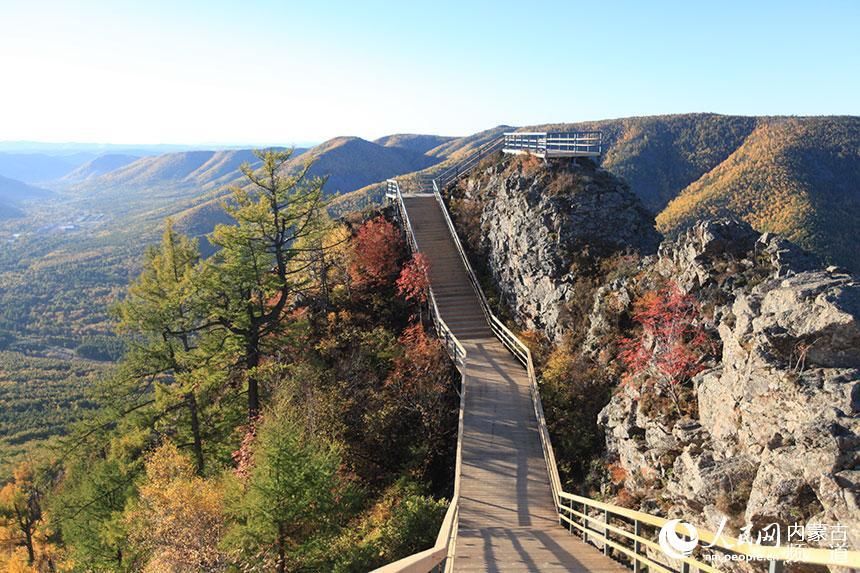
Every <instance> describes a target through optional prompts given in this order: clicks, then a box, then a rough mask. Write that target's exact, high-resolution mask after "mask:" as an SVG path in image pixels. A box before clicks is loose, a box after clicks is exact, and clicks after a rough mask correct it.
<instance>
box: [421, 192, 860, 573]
mask: <svg viewBox="0 0 860 573" xmlns="http://www.w3.org/2000/svg"><path fill="white" fill-rule="evenodd" d="M441 188H442V187H441V186H440V185H439V184H438V183H437V181H436V180H434V181H433V193H434V195H435V196H436V201H437V202H438V203H439V205H440V208H441V209H442V213H443V215H444V218H445V222H446V224H447V226H448V230H449V231H450V232H451V236H452V238H453V240H454V244H455V246H456V248H457V252H458V253H459V255H460V258H461V259H462V260H463V264H464V266H465V268H466V274H467V275H468V276H469V282H470V283H471V284H472V287H473V288H474V289H475V292H476V293H477V295H478V299H479V301H480V304H481V308H482V309H483V311H484V316H485V317H486V319H487V323H488V324H489V326H490V328H491V329H492V331H493V333H494V334H495V335H496V336H497V337H498V338H499V340H500V341H501V342H502V344H504V345H505V346H506V347H507V348H508V349H509V350H510V351H511V353H512V354H513V355H514V356H515V357H516V358H517V359H518V360H519V361H520V362H522V363H523V365H524V366H525V368H526V372H527V374H528V378H529V388H530V390H531V396H532V403H533V405H534V410H535V417H536V418H537V424H538V435H539V436H540V441H541V447H542V449H543V452H544V458H545V460H546V467H547V474H548V478H549V483H550V488H551V490H552V496H553V501H554V502H555V506H556V512H557V514H558V518H559V523H560V524H562V525H565V526H566V527H567V528H568V529H569V530H570V531H571V532H572V531H574V530H578V531H579V532H580V533H581V535H582V538H583V540H585V541H589V540H590V539H597V540H599V541H600V543H601V544H602V545H603V551H604V553H607V552H608V550H609V549H610V548H612V549H614V550H615V551H617V552H618V553H619V554H622V555H624V556H625V557H627V558H628V559H629V560H630V562H631V563H632V565H633V570H634V572H635V573H639V571H640V569H641V567H642V566H643V565H644V566H646V567H648V568H649V572H650V571H652V570H653V571H657V572H661V573H674V571H673V570H672V569H670V568H668V567H667V566H666V565H665V564H664V563H660V562H659V561H656V560H654V559H653V558H652V557H651V556H649V554H648V552H647V551H646V549H650V550H652V551H656V552H657V553H658V554H663V555H665V553H663V551H662V549H661V548H660V546H659V545H658V544H657V543H655V542H654V541H653V539H651V538H648V537H647V536H645V535H643V533H642V529H643V528H644V527H655V528H662V527H664V526H666V525H667V524H668V523H669V522H670V520H668V519H665V518H662V517H658V516H655V515H651V514H648V513H644V512H640V511H634V510H632V509H627V508H623V507H620V506H617V505H613V504H609V503H605V502H600V501H597V500H593V499H590V498H588V497H583V496H579V495H574V494H571V493H568V492H565V491H564V490H563V488H562V486H561V479H560V477H559V473H558V466H557V464H556V460H555V453H554V451H553V448H552V442H551V440H550V435H549V429H548V427H547V424H546V417H545V416H544V410H543V404H542V401H541V398H540V390H539V388H538V384H537V378H536V375H535V368H534V362H533V360H532V355H531V351H530V350H529V348H528V346H526V345H525V343H523V342H522V341H521V340H520V339H519V337H517V335H516V334H514V333H513V332H511V330H510V329H509V328H508V327H506V326H505V325H504V324H503V323H502V321H501V320H499V318H498V317H497V316H496V315H495V314H494V313H493V311H492V309H491V308H490V305H489V303H488V301H487V298H486V296H484V293H483V289H482V288H481V285H480V283H479V282H478V279H477V275H476V274H475V271H474V269H473V268H472V265H471V263H470V262H469V258H468V257H467V256H466V252H465V250H464V249H463V245H462V243H461V242H460V237H459V235H458V234H457V231H456V228H455V227H454V222H453V220H452V219H451V215H450V214H449V212H448V209H447V207H446V206H445V202H444V200H443V199H442V194H441V192H440V191H441ZM574 504H579V507H581V509H582V511H578V510H577V509H575V508H574ZM589 510H591V511H589ZM594 512H597V517H596V516H595V515H594ZM610 517H611V518H613V519H615V520H616V523H615V524H612V522H611V521H610ZM594 523H598V524H599V525H597V526H595V525H593V524H594ZM624 525H626V526H627V527H628V528H627V529H625V527H624ZM679 525H680V524H677V525H675V529H676V532H677V533H678V534H680V535H686V534H687V533H688V532H687V531H685V530H684V529H683V528H679ZM631 529H632V531H631ZM698 535H699V539H700V540H702V541H703V542H705V543H708V544H710V545H712V546H713V547H714V548H717V550H718V551H721V552H722V553H724V554H727V555H729V556H731V555H741V556H743V557H745V558H747V559H750V560H764V561H767V562H768V564H769V570H770V571H771V573H775V572H777V571H779V570H781V569H782V566H783V564H784V563H785V562H795V563H807V564H816V565H835V566H840V567H853V568H857V567H860V551H848V552H845V553H844V555H837V554H835V553H834V552H833V551H832V550H829V549H821V548H812V547H773V546H765V545H759V544H754V543H745V542H741V541H740V540H738V539H735V538H733V537H730V536H728V535H725V534H719V535H718V534H715V533H712V532H710V531H707V530H704V529H698ZM625 542H626V543H627V545H625V544H624V543H625ZM676 561H678V562H680V563H681V570H682V571H689V570H690V566H693V567H695V568H697V569H698V570H700V571H708V572H718V571H719V569H717V568H715V567H714V566H713V565H712V564H710V563H709V562H708V559H707V558H706V557H703V558H702V559H697V558H695V557H692V556H690V557H685V558H682V559H679V560H676ZM712 562H714V561H713V560H712Z"/></svg>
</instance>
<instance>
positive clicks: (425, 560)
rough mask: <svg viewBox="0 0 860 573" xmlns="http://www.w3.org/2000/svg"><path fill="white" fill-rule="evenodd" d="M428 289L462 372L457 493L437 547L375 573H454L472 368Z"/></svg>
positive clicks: (394, 193) (397, 195)
mask: <svg viewBox="0 0 860 573" xmlns="http://www.w3.org/2000/svg"><path fill="white" fill-rule="evenodd" d="M387 185H388V191H387V193H386V195H388V196H389V197H390V198H392V199H393V200H394V201H396V202H397V208H398V211H399V213H400V220H401V221H402V224H403V228H404V231H405V233H406V241H407V243H408V244H409V248H410V250H412V252H413V253H417V252H419V250H418V240H417V239H416V238H415V233H414V231H413V229H412V223H411V221H410V220H409V213H407V211H406V206H405V205H404V203H403V194H402V193H401V191H400V185H399V184H398V183H397V181H395V180H393V179H389V180H388V181H387ZM427 290H428V302H429V306H430V314H431V316H432V317H433V324H434V326H435V328H436V334H437V335H438V336H439V338H441V339H442V340H443V341H444V344H445V350H446V351H447V352H448V355H449V356H450V357H451V360H452V361H453V362H454V364H456V365H457V368H458V370H459V371H460V380H461V383H460V411H459V418H458V422H457V454H456V455H457V457H456V462H455V466H454V492H453V494H452V495H451V502H450V503H449V504H448V510H447V511H446V512H445V518H444V519H443V520H442V526H441V527H440V528H439V533H438V534H437V535H436V543H435V544H434V545H433V547H431V548H430V549H425V550H424V551H420V552H418V553H414V554H412V555H409V556H407V557H404V558H403V559H400V560H398V561H395V562H394V563H389V564H388V565H384V566H382V567H380V568H378V569H375V570H374V572H373V573H427V572H428V571H435V570H440V571H445V572H450V571H453V559H452V557H453V555H454V544H455V541H456V539H457V523H458V518H459V513H460V467H461V465H462V460H463V420H464V416H465V405H466V385H467V384H466V381H467V378H468V366H467V356H466V349H465V348H464V347H463V345H462V344H461V343H460V341H459V340H457V337H456V336H455V335H454V333H453V332H452V331H451V329H450V328H449V327H448V325H447V324H446V323H445V321H444V320H443V319H442V315H441V314H440V313H439V307H438V306H437V304H436V297H435V296H434V295H433V288H432V286H431V287H429V288H428V289H427ZM443 567H444V569H443Z"/></svg>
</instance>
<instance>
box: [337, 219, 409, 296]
mask: <svg viewBox="0 0 860 573" xmlns="http://www.w3.org/2000/svg"><path fill="white" fill-rule="evenodd" d="M352 248H353V256H352V261H351V263H350V267H349V274H350V276H351V277H352V280H353V282H355V284H356V285H358V286H361V287H364V288H374V287H379V286H383V285H385V284H390V283H391V281H392V280H394V278H395V277H396V276H397V274H398V273H399V272H400V257H401V256H402V255H401V253H402V252H403V239H402V238H401V235H400V231H399V230H398V229H397V227H395V226H394V224H393V223H392V222H391V221H389V220H388V219H386V218H385V217H383V216H381V215H380V216H378V217H375V218H373V219H370V220H369V221H367V222H365V223H364V224H363V225H362V226H361V227H359V229H358V232H357V233H356V235H355V238H354V239H353V241H352Z"/></svg>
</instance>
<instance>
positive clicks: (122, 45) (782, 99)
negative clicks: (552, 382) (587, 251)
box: [0, 0, 860, 145]
mask: <svg viewBox="0 0 860 573" xmlns="http://www.w3.org/2000/svg"><path fill="white" fill-rule="evenodd" d="M858 24H860V2H858V1H853V0H846V1H835V0H833V1H828V0H819V1H817V2H813V3H810V2H793V1H781V2H775V1H774V2H771V1H750V0H745V1H742V2H735V1H731V0H725V1H719V2H716V1H714V2H698V1H693V0H688V1H686V2H668V1H667V2H663V1H659V0H650V1H647V2H646V1H644V0H642V1H632V0H631V1H626V2H622V1H599V0H591V1H588V2H577V1H558V2H550V1H541V0H517V1H513V2H508V1H504V0H497V1H495V2H481V1H470V0H459V1H451V2H449V1H447V0H434V1H432V2H424V1H410V0H398V1H391V2H382V1H376V0H361V1H357V0H352V1H343V2H340V1H325V0H305V1H303V2H293V1H279V2H276V1H258V0H243V1H241V2H240V1H235V2H226V1H219V0H207V1H205V2H197V1H188V0H166V1H163V0H146V1H139V2H127V1H123V0H112V1H110V2H108V1H104V2H95V1H88V0H75V1H74V2H70V1H55V2H48V1H42V0H14V1H13V0H0V74H2V76H0V77H2V81H1V82H0V141H13V140H28V141H51V142H63V141H75V142H98V143H140V144H156V143H172V144H192V143H218V144H225V145H228V144H229V145H237V144H258V145H260V144H290V143H303V142H314V141H323V140H325V139H328V138H331V137H335V136H340V135H356V136H360V137H364V138H367V139H373V138H376V137H379V136H382V135H385V134H389V133H435V134H441V135H465V134H469V133H474V132H476V131H480V130H482V129H486V128H489V127H493V126H496V125H500V124H507V125H516V126H525V125H532V124H538V123H548V122H574V121H581V120H592V119H605V118H614V117H626V116H634V115H654V114H666V113H687V112H715V113H724V114H744V115H821V114H827V115H830V114H840V115H841V114H850V115H858V114H860V33H858V30H857V27H858Z"/></svg>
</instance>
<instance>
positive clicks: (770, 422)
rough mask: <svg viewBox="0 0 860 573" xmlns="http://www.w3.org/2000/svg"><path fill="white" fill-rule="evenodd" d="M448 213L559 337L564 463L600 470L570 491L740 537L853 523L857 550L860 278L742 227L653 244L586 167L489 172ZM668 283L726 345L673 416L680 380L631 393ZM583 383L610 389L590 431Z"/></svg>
mask: <svg viewBox="0 0 860 573" xmlns="http://www.w3.org/2000/svg"><path fill="white" fill-rule="evenodd" d="M451 205H452V208H453V210H454V211H455V214H456V215H457V217H458V224H459V225H460V227H461V232H462V233H463V234H464V235H466V237H467V238H468V239H469V243H470V245H471V249H472V250H473V253H474V254H475V255H476V259H483V260H485V261H487V270H488V274H489V275H491V276H492V279H493V282H495V283H496V285H497V288H498V290H499V293H500V295H501V304H503V305H506V307H507V310H508V311H509V312H510V315H511V316H512V318H513V320H514V321H515V322H516V323H518V325H519V326H521V327H523V328H526V329H537V330H539V331H542V332H543V333H545V334H546V335H547V338H548V339H549V340H550V341H551V343H550V344H547V345H545V347H544V348H543V350H542V351H539V352H537V353H536V354H537V355H538V356H540V355H543V356H549V359H548V360H543V361H542V363H541V364H540V365H539V367H540V370H541V371H542V373H543V376H544V384H545V388H546V389H545V391H544V392H545V394H544V400H545V405H546V406H547V413H548V416H549V418H550V423H551V426H553V430H554V434H555V436H554V440H555V441H556V445H557V447H556V449H557V452H558V453H559V457H560V458H564V457H565V456H568V457H575V456H582V455H586V454H587V455H591V456H593V457H594V458H595V459H598V460H600V461H599V462H598V463H592V464H591V465H592V468H595V467H596V468H598V469H597V470H596V471H595V470H593V469H592V471H591V475H589V476H584V475H568V476H567V477H568V478H569V481H568V483H569V484H570V485H571V486H572V487H577V485H581V484H582V483H584V482H587V483H588V484H589V487H591V488H592V491H591V492H589V493H592V494H597V495H605V496H614V497H615V501H616V502H617V503H623V504H625V505H628V506H631V507H637V508H642V509H644V510H647V511H651V512H657V513H662V514H664V515H668V516H673V517H680V518H684V519H686V520H687V521H690V522H692V523H694V524H696V525H698V526H702V527H706V528H708V529H712V530H713V529H716V527H717V525H718V524H719V523H720V522H721V521H722V520H723V519H724V518H725V520H726V521H727V522H728V527H729V531H730V532H732V533H734V534H737V533H738V532H739V530H740V528H741V527H743V526H744V525H748V524H749V525H752V526H753V528H754V530H757V529H758V528H760V527H762V526H764V525H767V524H770V523H778V524H780V525H782V526H783V527H784V528H785V526H787V525H792V524H795V523H813V522H814V523H825V524H831V525H835V524H840V525H843V526H847V530H848V531H849V532H850V534H849V535H850V536H851V537H852V539H851V545H852V546H853V547H855V548H856V547H860V539H857V538H854V536H855V535H856V534H857V533H858V532H860V508H858V498H857V493H858V486H860V466H858V462H860V420H858V416H857V414H858V409H860V322H859V321H860V282H858V281H857V280H856V279H855V278H854V277H852V276H851V275H850V274H848V273H847V272H845V271H843V270H841V269H839V268H835V267H828V268H819V267H818V264H817V262H816V260H815V259H813V258H811V257H810V256H809V255H807V254H806V253H804V252H803V251H801V250H800V249H799V248H797V247H795V246H793V245H792V244H791V243H788V242H787V241H785V240H783V239H781V238H780V237H778V236H775V235H772V234H764V235H761V234H759V233H757V232H755V231H754V230H753V229H752V228H751V227H750V226H749V225H747V224H746V223H741V222H738V221H734V220H726V219H721V220H714V221H703V222H699V223H698V224H696V225H695V226H693V227H692V228H691V229H689V230H688V231H686V232H685V233H684V234H682V235H681V236H679V237H678V238H677V239H675V240H672V241H664V242H663V243H662V244H661V245H660V246H659V249H655V246H656V244H657V241H658V236H657V235H656V233H655V232H654V230H653V227H652V225H651V224H652V222H651V221H650V219H649V218H648V216H647V215H646V214H645V212H644V211H643V210H642V209H641V207H640V206H639V204H638V202H637V201H636V200H635V198H634V197H633V196H632V194H631V193H630V191H629V190H628V189H627V187H626V185H625V184H624V183H623V182H621V181H620V180H618V179H616V178H614V177H612V176H610V175H608V174H606V173H605V172H602V171H600V170H599V169H596V168H595V167H594V166H593V165H592V164H590V163H582V164H578V165H553V166H541V165H539V164H538V165H535V164H529V162H528V161H527V160H526V161H524V160H522V159H519V160H511V159H507V160H499V161H496V162H494V163H488V164H486V165H484V166H482V169H481V170H479V171H478V172H477V173H476V174H475V175H474V176H472V177H471V178H470V179H469V180H467V181H465V182H463V183H462V184H461V185H460V187H459V189H457V190H455V191H454V192H453V193H452V197H451ZM619 253H622V255H619ZM666 284H671V285H675V286H673V288H677V289H678V290H679V291H680V292H682V293H683V294H684V295H691V296H692V297H695V301H696V308H697V315H696V317H695V318H693V319H692V320H693V321H694V322H695V325H696V328H698V329H700V330H701V331H702V332H704V333H706V335H707V338H708V340H709V341H710V343H711V345H712V350H711V351H710V352H707V353H703V354H702V356H701V360H700V363H699V364H698V367H697V368H696V370H695V371H696V372H697V374H695V376H692V377H690V378H688V379H683V380H679V381H678V382H679V386H682V388H681V391H680V393H679V396H681V399H682V400H683V401H684V403H683V404H682V407H680V408H670V407H667V406H666V404H667V400H666V391H667V388H666V387H661V386H660V385H650V386H649V385H648V384H645V383H641V381H639V382H637V383H631V379H632V378H633V376H632V374H631V372H630V368H629V367H628V365H627V364H626V363H625V362H624V361H623V360H622V359H621V356H620V352H621V350H622V347H623V343H622V342H621V341H623V340H624V339H625V338H629V337H631V336H632V337H635V336H639V335H641V328H640V327H639V325H637V324H636V322H635V320H632V318H631V317H633V316H634V315H635V309H636V308H637V304H639V303H637V301H641V300H643V298H647V296H648V294H649V293H653V292H655V290H657V289H659V288H660V287H661V285H666ZM577 305H578V307H579V308H580V312H579V313H577V312H570V309H571V308H573V307H576V306H577ZM646 343H647V344H651V345H652V346H653V345H654V344H656V343H655V342H654V341H646ZM647 344H646V345H647ZM559 356H562V357H566V358H565V360H567V362H564V361H563V360H559V358H558V357H559ZM560 363H564V364H569V365H570V366H566V368H567V370H564V368H562V369H561V372H562V375H561V376H559V366H558V364H560ZM583 364H586V365H587V366H588V367H587V368H583V367H582V366H581V365H583ZM583 372H585V374H584V373H583ZM583 376H585V377H592V378H595V379H596V378H600V379H601V382H600V383H599V384H594V383H593V381H583V380H582V378H583ZM559 378H561V381H560V382H559V381H558V379H559ZM565 385H567V386H568V387H569V388H564V386H565ZM559 386H561V389H559ZM574 386H576V388H588V389H589V390H588V391H589V392H594V391H603V389H606V390H607V391H606V393H605V399H602V403H601V404H600V406H602V408H600V407H599V408H598V409H599V415H597V416H594V418H596V419H593V420H591V419H588V420H581V419H580V420H577V416H580V417H581V416H586V417H587V416H589V415H590V414H588V413H587V412H588V410H587V409H584V410H583V411H584V412H586V413H584V414H581V413H580V412H577V411H576V409H577V404H578V403H580V402H581V400H580V402H577V401H576V400H573V401H568V402H563V401H559V399H558V396H559V395H560V394H564V393H565V392H567V395H568V396H576V395H577V394H576V392H577V391H581V390H576V389H574ZM594 388H597V389H598V390H593V389H594ZM673 391H674V390H673ZM594 411H597V410H594ZM553 417H555V418H559V419H562V420H563V421H564V423H557V424H555V425H553V424H552V422H553V420H552V418H553ZM571 427H575V431H576V432H578V433H579V434H582V433H587V432H591V431H593V432H594V433H595V435H596V436H598V437H599V441H600V442H601V443H600V447H593V446H587V447H585V446H583V445H582V444H581V443H580V442H581V440H580V441H579V442H577V436H572V435H570V434H572V433H573V432H574V430H569V429H568V430H566V429H565V428H571ZM565 432H568V434H565ZM601 436H602V437H601ZM571 444H573V445H571ZM588 448H591V449H588ZM560 462H561V464H560V465H561V466H562V467H563V468H564V467H565V460H564V459H561V460H560ZM595 473H596V474H599V475H597V477H595V476H594V475H593V474H595ZM595 489H596V490H597V491H595ZM783 531H785V529H783Z"/></svg>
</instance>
